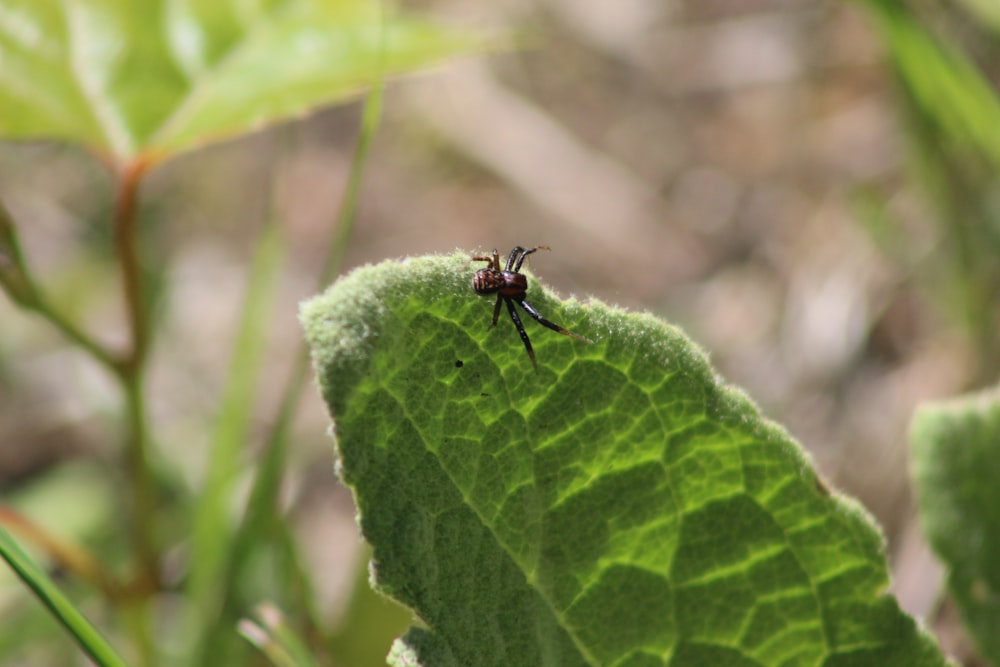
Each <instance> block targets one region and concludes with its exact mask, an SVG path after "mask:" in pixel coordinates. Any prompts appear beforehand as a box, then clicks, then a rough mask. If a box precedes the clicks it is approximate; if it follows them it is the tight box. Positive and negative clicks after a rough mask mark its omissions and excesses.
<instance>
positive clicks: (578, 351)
mask: <svg viewBox="0 0 1000 667" xmlns="http://www.w3.org/2000/svg"><path fill="white" fill-rule="evenodd" d="M536 257H537V256H536ZM542 261H543V260H542V259H536V260H535V262H536V266H537V265H540V264H541V262H542ZM473 271H474V267H473V266H470V264H469V262H468V259H467V256H465V255H461V254H456V255H452V256H443V257H424V258H416V259H412V260H408V261H404V262H385V263H383V264H380V265H377V266H372V267H365V268H362V269H359V270H357V271H355V272H354V273H353V274H351V275H350V276H348V277H346V278H343V279H342V280H340V281H339V282H338V283H337V284H335V285H334V286H333V287H332V288H331V289H330V290H329V291H328V292H327V293H326V294H324V295H322V296H320V297H318V298H316V299H314V300H313V301H311V302H309V303H308V304H306V305H305V306H304V309H303V321H304V323H305V327H306V330H307V332H308V337H309V340H310V342H311V344H312V347H313V354H314V359H315V363H316V367H317V371H318V376H319V382H320V385H321V388H322V392H323V395H324V397H325V399H326V401H327V403H328V405H329V407H330V411H331V413H332V415H333V418H334V421H335V431H336V439H337V449H338V457H339V465H340V466H341V474H342V476H343V479H344V480H345V481H346V482H347V484H349V485H350V486H351V488H352V489H353V491H354V494H355V498H356V501H357V503H358V506H359V510H360V522H361V527H362V530H363V532H364V534H365V536H366V537H367V539H368V540H369V541H370V542H371V543H372V545H373V547H374V571H375V575H376V579H377V585H378V586H379V587H380V588H381V589H382V590H383V591H385V592H386V593H388V594H389V595H391V596H392V597H394V598H396V599H397V600H399V601H401V602H403V603H404V604H406V605H408V606H409V607H411V608H412V609H414V610H415V611H416V613H417V614H418V615H419V617H420V618H421V619H422V620H423V621H424V623H426V627H420V628H413V629H411V630H410V632H409V633H407V635H406V636H405V637H403V638H402V639H401V640H399V641H398V642H397V644H396V645H395V647H394V649H393V654H392V660H393V662H394V664H400V665H404V664H405V665H410V664H423V665H463V666H468V665H477V666H479V665H498V666H499V665H560V666H565V665H633V666H638V665H675V666H692V667H693V666H696V665H698V666H704V665H713V666H717V665H731V666H732V665H740V666H743V665H746V666H751V665H813V666H819V665H825V666H827V667H832V666H835V665H871V666H872V667H885V666H886V665H898V666H899V667H904V666H905V667H914V666H916V665H943V664H945V660H944V658H943V657H942V656H941V654H940V652H939V651H938V649H937V648H936V647H935V646H934V644H933V643H932V641H931V640H930V639H929V638H928V637H927V636H926V635H925V634H924V633H923V632H922V631H920V630H919V629H918V627H917V625H916V624H915V622H914V621H913V619H911V618H910V617H908V616H906V615H905V614H903V613H902V612H901V611H900V610H899V608H898V606H897V604H896V601H895V599H894V598H892V597H891V596H889V595H888V594H887V593H886V588H887V585H888V581H887V573H886V565H885V561H884V557H883V553H882V539H881V537H880V535H879V533H878V531H877V529H876V528H875V527H874V525H873V524H872V522H871V520H870V518H869V517H868V516H867V514H865V512H864V511H863V510H861V509H860V508H859V507H858V506H856V505H855V504H853V503H852V502H849V501H847V500H845V499H843V498H841V497H838V496H833V495H831V494H830V492H829V491H827V490H826V489H825V488H824V486H823V485H822V483H821V482H820V481H819V480H818V479H817V477H816V474H815V473H814V472H813V470H812V468H811V467H810V463H809V461H808V460H807V458H806V456H805V455H804V454H803V452H802V450H801V449H800V448H799V446H798V445H797V444H796V443H795V442H794V441H793V440H792V439H791V438H790V437H789V436H788V434H787V433H786V432H785V431H783V430H782V429H781V428H779V427H778V426H777V425H775V424H774V423H772V422H769V421H767V420H765V419H764V418H762V417H761V415H760V414H759V413H758V411H757V408H756V407H755V406H754V405H753V404H752V403H751V402H750V401H749V400H748V399H747V397H746V396H745V395H744V394H742V393H741V392H739V391H738V390H735V389H733V388H731V387H729V386H727V385H725V384H723V383H721V382H720V380H719V378H718V377H717V376H716V375H715V374H714V372H713V371H712V369H711V368H710V366H709V365H708V363H707V361H706V359H705V357H704V355H703V354H702V352H701V351H700V350H699V349H698V348H697V347H696V346H695V345H694V344H692V343H691V341H689V340H688V339H687V338H686V337H685V336H684V335H683V334H682V333H681V332H680V331H679V330H677V329H675V328H673V327H670V326H668V325H666V324H664V323H662V322H661V321H659V320H657V319H655V318H653V317H651V316H648V315H638V314H630V313H626V312H624V311H621V310H617V309H613V308H609V307H607V306H604V305H602V304H597V303H594V304H588V305H583V304H580V303H578V302H575V301H570V302H560V301H558V300H557V299H555V298H554V297H553V296H552V295H551V294H549V293H548V292H546V291H545V290H544V289H543V288H542V287H540V286H539V284H538V283H537V282H532V284H531V287H530V288H529V297H530V299H531V301H532V302H533V303H534V305H535V306H536V307H537V308H538V309H539V310H540V311H541V312H542V313H543V314H544V315H546V316H548V317H550V318H551V319H553V320H554V321H556V322H558V323H560V324H562V325H564V326H566V327H568V328H569V329H572V330H573V331H576V332H578V333H580V334H581V335H583V336H586V337H588V338H590V339H592V340H594V341H596V344H594V345H588V344H586V343H583V342H580V341H577V340H573V339H570V338H567V337H564V336H560V335H559V334H557V333H554V332H552V331H549V330H548V329H543V328H542V327H541V326H538V325H537V324H536V323H535V322H534V321H532V320H530V319H527V318H525V326H526V327H527V330H528V333H529V335H530V336H531V338H532V341H533V343H534V345H535V349H536V351H537V353H538V361H539V371H540V372H539V374H538V375H536V374H535V373H534V371H533V369H532V366H531V363H530V361H529V359H528V357H527V355H526V354H525V351H524V348H523V347H522V345H521V341H520V339H519V338H518V335H517V332H516V330H515V329H514V327H513V325H512V324H511V322H510V321H509V320H508V319H507V318H506V314H505V313H502V314H503V315H504V319H503V320H501V322H500V324H499V326H498V327H497V328H495V329H488V324H489V322H490V319H491V316H492V310H493V299H492V298H484V297H480V296H478V295H476V294H475V293H474V292H473V291H472V289H471V287H470V285H469V279H470V278H471V275H472V272H473Z"/></svg>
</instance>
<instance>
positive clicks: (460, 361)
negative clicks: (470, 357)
mask: <svg viewBox="0 0 1000 667" xmlns="http://www.w3.org/2000/svg"><path fill="white" fill-rule="evenodd" d="M464 365H465V363H464V362H463V361H462V360H461V359H458V360H457V361H455V368H461V367H462V366H464Z"/></svg>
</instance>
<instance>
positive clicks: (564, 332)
mask: <svg viewBox="0 0 1000 667" xmlns="http://www.w3.org/2000/svg"><path fill="white" fill-rule="evenodd" d="M518 303H520V304H521V308H524V312H526V313H528V314H529V315H531V316H532V317H533V318H535V321H537V322H538V323H539V324H541V325H542V326H543V327H548V328H549V329H552V330H553V331H558V332H559V333H561V334H562V335H564V336H569V337H570V338H575V339H577V340H581V341H583V342H584V343H590V344H593V343H594V341H592V340H590V339H589V338H584V337H583V336H581V335H580V334H575V333H573V332H572V331H570V330H569V329H564V328H563V327H561V326H559V325H558V324H556V323H555V322H549V321H548V320H547V319H545V318H544V317H542V315H541V313H539V312H538V311H537V310H535V307H534V306H532V305H531V304H530V303H528V302H527V301H525V300H524V299H519V300H518Z"/></svg>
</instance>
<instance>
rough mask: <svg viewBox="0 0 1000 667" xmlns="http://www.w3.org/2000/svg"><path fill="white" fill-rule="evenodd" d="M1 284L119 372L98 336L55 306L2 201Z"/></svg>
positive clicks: (16, 299)
mask: <svg viewBox="0 0 1000 667" xmlns="http://www.w3.org/2000/svg"><path fill="white" fill-rule="evenodd" d="M0 286H3V289H4V291H5V292H6V293H7V295H8V296H9V297H10V299H11V301H13V302H14V303H16V304H18V305H19V306H21V307H22V308H24V309H25V310H27V311H29V312H33V313H35V314H37V315H39V316H41V317H42V318H43V319H45V320H48V322H49V323H50V324H51V325H52V326H53V327H55V328H56V330H58V331H59V332H60V333H62V334H63V335H64V336H66V337H67V338H68V339H69V340H70V341H71V342H72V343H74V344H75V345H76V346H77V347H79V348H80V349H82V350H83V351H84V352H86V353H88V354H89V355H90V356H92V357H93V358H94V359H95V360H97V361H98V362H99V363H100V364H101V365H102V366H104V367H105V368H107V369H108V370H110V371H111V372H112V373H114V374H116V375H118V374H119V361H118V359H116V358H115V357H114V356H113V355H112V354H111V353H110V352H109V351H108V350H107V349H105V348H104V347H103V346H101V345H100V344H99V343H98V342H97V341H96V340H94V339H93V338H91V337H90V336H89V335H87V334H86V333H85V332H84V331H83V330H82V329H80V328H79V327H78V326H76V325H75V324H73V322H71V321H70V320H69V319H68V318H66V317H65V316H64V315H62V313H60V312H58V311H57V310H56V309H55V308H53V307H52V304H50V303H49V301H48V299H46V298H45V295H44V294H43V293H42V291H41V289H40V288H39V287H38V283H37V281H36V280H35V279H34V276H33V274H32V273H31V271H30V270H29V268H28V265H27V263H26V262H25V261H24V255H23V254H22V253H21V242H20V239H19V238H18V234H17V228H16V227H15V226H14V221H13V220H12V219H11V217H10V215H9V214H8V213H7V210H6V209H5V208H4V207H3V206H2V205H0Z"/></svg>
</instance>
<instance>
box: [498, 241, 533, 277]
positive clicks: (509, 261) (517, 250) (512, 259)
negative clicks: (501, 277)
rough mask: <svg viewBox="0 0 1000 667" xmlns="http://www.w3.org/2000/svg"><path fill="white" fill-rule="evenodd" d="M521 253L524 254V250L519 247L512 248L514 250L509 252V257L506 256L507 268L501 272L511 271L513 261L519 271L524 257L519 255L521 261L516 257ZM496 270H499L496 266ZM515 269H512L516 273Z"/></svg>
mask: <svg viewBox="0 0 1000 667" xmlns="http://www.w3.org/2000/svg"><path fill="white" fill-rule="evenodd" d="M523 252H524V248H522V247H521V246H514V249H513V250H511V251H510V255H508V256H507V266H505V267H504V268H503V270H504V271H510V270H511V268H510V267H512V266H514V262H515V261H516V262H517V269H520V268H521V262H523V261H524V255H521V259H520V260H518V258H517V255H518V253H523ZM525 254H527V253H525ZM497 268H500V267H499V266H498V267H497ZM517 269H514V271H517Z"/></svg>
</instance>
